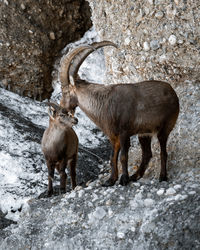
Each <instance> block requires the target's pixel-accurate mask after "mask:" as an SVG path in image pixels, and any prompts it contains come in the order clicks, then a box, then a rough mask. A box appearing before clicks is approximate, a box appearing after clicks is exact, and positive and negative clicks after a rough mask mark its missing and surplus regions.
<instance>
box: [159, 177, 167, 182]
mask: <svg viewBox="0 0 200 250" xmlns="http://www.w3.org/2000/svg"><path fill="white" fill-rule="evenodd" d="M161 181H168V178H167V176H166V175H165V176H160V177H159V182H161Z"/></svg>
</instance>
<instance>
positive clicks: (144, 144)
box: [130, 136, 152, 181]
mask: <svg viewBox="0 0 200 250" xmlns="http://www.w3.org/2000/svg"><path fill="white" fill-rule="evenodd" d="M139 142H140V145H141V148H142V162H141V164H140V167H139V168H138V170H137V171H136V173H135V174H133V175H132V176H131V177H130V180H131V181H137V180H139V179H140V178H141V177H142V176H143V175H144V173H145V170H146V169H147V167H148V163H149V161H150V159H151V157H152V152H151V137H150V136H139Z"/></svg>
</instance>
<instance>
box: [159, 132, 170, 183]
mask: <svg viewBox="0 0 200 250" xmlns="http://www.w3.org/2000/svg"><path fill="white" fill-rule="evenodd" d="M167 138H168V133H167V135H166V132H163V131H161V132H160V133H159V134H158V140H159V143H160V158H161V171H160V177H159V181H167V168H166V164H167V149H166V146H167Z"/></svg>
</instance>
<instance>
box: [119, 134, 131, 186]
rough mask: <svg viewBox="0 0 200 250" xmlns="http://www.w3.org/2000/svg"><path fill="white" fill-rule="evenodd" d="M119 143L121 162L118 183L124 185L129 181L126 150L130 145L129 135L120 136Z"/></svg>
mask: <svg viewBox="0 0 200 250" xmlns="http://www.w3.org/2000/svg"><path fill="white" fill-rule="evenodd" d="M120 145H121V156H120V161H121V164H122V176H121V178H120V184H121V185H123V186H125V185H127V184H128V182H129V175H128V150H129V147H130V137H127V136H120Z"/></svg>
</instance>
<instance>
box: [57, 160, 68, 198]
mask: <svg viewBox="0 0 200 250" xmlns="http://www.w3.org/2000/svg"><path fill="white" fill-rule="evenodd" d="M66 166H67V162H66V160H65V159H64V160H62V161H61V163H60V166H59V174H60V192H61V194H63V193H65V192H66V182H67V174H66V173H65V168H66Z"/></svg>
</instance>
